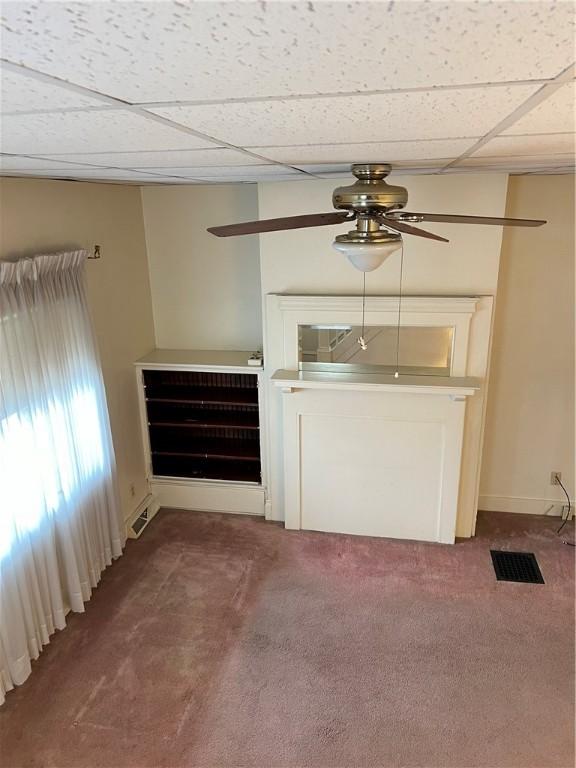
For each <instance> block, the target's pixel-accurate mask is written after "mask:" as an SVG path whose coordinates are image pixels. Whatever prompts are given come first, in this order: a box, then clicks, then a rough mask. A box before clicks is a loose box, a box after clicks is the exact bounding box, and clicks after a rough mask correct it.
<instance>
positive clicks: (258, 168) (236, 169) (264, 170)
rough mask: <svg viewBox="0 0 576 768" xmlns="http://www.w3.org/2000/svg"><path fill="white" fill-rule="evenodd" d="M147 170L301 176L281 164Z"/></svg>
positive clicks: (210, 175) (204, 174)
mask: <svg viewBox="0 0 576 768" xmlns="http://www.w3.org/2000/svg"><path fill="white" fill-rule="evenodd" d="M149 170H150V171H153V172H154V173H162V174H165V175H168V174H174V175H175V176H191V177H193V178H196V177H203V178H213V177H218V178H219V179H230V180H235V179H236V180H243V179H246V180H250V181H251V180H253V179H267V178H269V177H271V176H302V174H301V173H300V172H299V171H298V170H293V169H291V168H286V167H285V166H282V165H247V166H239V165H233V166H232V167H230V168H225V167H221V168H208V167H195V168H149Z"/></svg>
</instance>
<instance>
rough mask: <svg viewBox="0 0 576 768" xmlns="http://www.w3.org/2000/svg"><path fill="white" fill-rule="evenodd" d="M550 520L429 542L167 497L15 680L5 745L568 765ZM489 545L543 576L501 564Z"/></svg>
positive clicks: (561, 575)
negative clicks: (172, 504)
mask: <svg viewBox="0 0 576 768" xmlns="http://www.w3.org/2000/svg"><path fill="white" fill-rule="evenodd" d="M557 525H558V522H557V520H556V519H542V518H535V517H533V516H524V515H506V514H497V513H490V514H488V513H486V514H481V515H480V519H479V525H478V535H477V537H476V538H475V539H472V540H467V541H461V542H459V543H457V544H456V545H455V546H443V545H436V544H423V543H414V542H405V541H394V540H390V539H369V538H360V537H352V536H340V535H333V534H321V533H311V532H300V531H298V532H290V531H284V529H283V528H282V527H281V526H279V525H277V524H273V523H267V522H265V521H264V520H262V519H256V518H247V517H239V516H232V515H218V514H204V513H202V514H199V513H193V512H183V511H177V510H164V511H161V512H160V513H159V514H158V516H157V517H156V518H155V519H154V520H153V521H152V523H151V524H150V525H149V527H148V528H147V529H146V530H145V531H144V533H143V535H142V537H141V538H140V539H139V540H137V541H129V542H128V544H127V547H126V553H125V555H124V556H123V557H122V558H120V560H118V561H117V562H116V563H115V564H114V565H113V566H112V567H111V568H109V569H108V570H107V571H106V573H105V574H104V577H103V579H102V583H101V585H100V586H99V587H98V589H97V590H96V591H95V593H94V595H93V597H92V600H91V601H90V602H89V603H88V604H87V606H86V613H84V614H74V615H70V616H69V621H68V627H67V628H66V629H65V630H64V631H63V632H58V633H57V634H56V635H55V636H54V637H53V638H52V642H51V643H50V645H49V646H48V647H47V648H46V650H45V651H44V653H43V654H42V655H41V657H40V659H39V660H38V661H37V662H35V664H34V671H33V674H32V676H31V677H30V678H29V680H28V681H27V682H26V683H25V684H24V685H23V686H21V687H20V688H18V689H17V690H15V691H12V692H11V693H9V694H8V698H7V702H6V704H5V705H4V706H3V707H2V708H0V763H1V764H2V766H3V767H4V768H16V767H18V768H22V767H23V766H42V768H65V767H66V768H67V767H71V768H98V767H100V766H102V768H124V767H125V766H131V767H132V768H156V766H166V767H171V768H180V767H184V766H186V767H187V768H195V767H198V768H200V767H202V768H232V766H234V767H237V768H240V767H243V766H246V767H248V766H254V767H256V766H257V767H258V768H319V767H320V766H322V767H323V768H384V767H386V768H545V767H547V766H550V767H552V766H554V767H556V768H570V767H571V766H573V765H574V741H573V723H574V594H573V592H574V590H573V584H574V549H573V548H571V547H568V546H565V545H563V544H562V543H561V541H560V540H559V539H558V538H557V537H556V536H555V528H556V527H557ZM567 529H568V526H567ZM567 529H565V532H566V533H567V535H568V536H573V535H574V534H573V528H572V529H571V530H567ZM490 548H495V549H511V550H517V551H531V552H535V553H536V556H537V557H538V560H539V563H540V567H541V569H542V573H543V576H544V579H545V582H546V583H545V584H544V585H541V584H536V585H533V584H517V583H508V582H497V581H496V580H495V577H494V572H493V568H492V563H491V559H490V553H489V550H490Z"/></svg>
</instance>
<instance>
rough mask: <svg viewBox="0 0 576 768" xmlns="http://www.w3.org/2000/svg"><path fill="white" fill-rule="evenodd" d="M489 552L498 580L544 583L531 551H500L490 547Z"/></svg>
mask: <svg viewBox="0 0 576 768" xmlns="http://www.w3.org/2000/svg"><path fill="white" fill-rule="evenodd" d="M490 554H491V555H492V564H493V565H494V571H495V572H496V578H497V579H498V581H521V582H523V583H525V584H544V579H543V578H542V573H541V572H540V568H539V566H538V561H537V560H536V556H535V555H534V554H533V553H532V552H501V551H499V550H495V549H491V550H490Z"/></svg>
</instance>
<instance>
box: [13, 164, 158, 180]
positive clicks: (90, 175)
mask: <svg viewBox="0 0 576 768" xmlns="http://www.w3.org/2000/svg"><path fill="white" fill-rule="evenodd" d="M2 173H3V175H5V176H13V175H18V176H41V177H48V178H53V179H72V178H74V179H119V180H127V179H131V180H136V181H138V180H146V179H150V180H152V181H154V180H156V179H157V176H156V175H155V174H153V175H151V174H147V173H142V172H141V171H125V170H123V169H121V168H87V167H84V168H76V167H74V166H71V167H70V168H55V169H47V168H46V169H43V170H41V171H37V170H24V169H21V170H13V171H12V170H3V171H2Z"/></svg>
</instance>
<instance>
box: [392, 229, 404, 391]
mask: <svg viewBox="0 0 576 768" xmlns="http://www.w3.org/2000/svg"><path fill="white" fill-rule="evenodd" d="M403 274H404V241H402V247H401V249H400V282H399V286H398V322H397V324H396V371H395V372H394V378H395V379H397V378H398V376H399V375H400V374H399V372H398V368H399V367H400V315H401V312H402V277H403Z"/></svg>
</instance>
